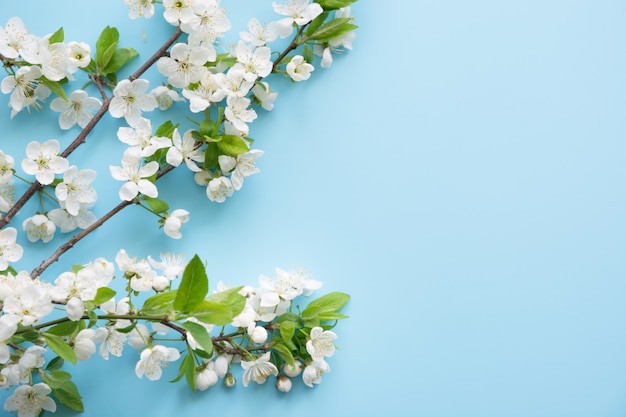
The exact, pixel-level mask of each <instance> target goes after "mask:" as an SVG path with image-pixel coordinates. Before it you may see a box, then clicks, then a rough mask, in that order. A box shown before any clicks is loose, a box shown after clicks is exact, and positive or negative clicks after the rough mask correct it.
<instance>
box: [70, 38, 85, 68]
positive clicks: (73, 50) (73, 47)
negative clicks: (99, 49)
mask: <svg viewBox="0 0 626 417" xmlns="http://www.w3.org/2000/svg"><path fill="white" fill-rule="evenodd" d="M90 54H91V47H90V46H89V44H87V43H85V42H69V43H68V44H67V45H65V59H67V63H68V64H69V65H71V66H73V67H78V68H85V67H87V66H88V65H89V63H90V62H91V56H90Z"/></svg>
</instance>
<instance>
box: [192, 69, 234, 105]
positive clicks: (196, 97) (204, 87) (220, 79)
mask: <svg viewBox="0 0 626 417" xmlns="http://www.w3.org/2000/svg"><path fill="white" fill-rule="evenodd" d="M224 77H225V75H224V74H223V73H221V72H220V73H217V74H213V73H212V72H210V71H205V72H204V75H203V76H202V78H201V79H200V83H199V84H198V85H197V86H196V87H195V88H194V89H193V90H190V89H184V90H183V96H184V97H185V98H187V99H188V100H189V109H190V110H191V111H192V112H193V113H198V112H201V111H204V110H206V108H207V107H209V106H210V105H211V103H218V102H220V101H222V100H223V99H224V97H225V96H226V91H225V90H224V89H223V88H222V86H223V84H224Z"/></svg>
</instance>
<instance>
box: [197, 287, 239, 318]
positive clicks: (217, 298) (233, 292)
mask: <svg viewBox="0 0 626 417" xmlns="http://www.w3.org/2000/svg"><path fill="white" fill-rule="evenodd" d="M241 288H243V287H236V288H229V289H227V290H225V291H220V292H216V293H215V294H212V295H211V296H210V297H208V298H207V299H206V300H207V301H208V302H211V303H217V304H225V305H227V306H228V307H230V309H231V311H232V314H233V317H235V316H236V315H237V314H239V313H241V312H242V311H243V309H244V307H245V306H246V297H244V296H243V295H241V294H239V291H241Z"/></svg>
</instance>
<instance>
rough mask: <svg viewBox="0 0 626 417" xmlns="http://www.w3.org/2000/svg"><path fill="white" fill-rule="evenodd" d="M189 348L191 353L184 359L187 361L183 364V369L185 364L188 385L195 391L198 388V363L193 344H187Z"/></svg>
mask: <svg viewBox="0 0 626 417" xmlns="http://www.w3.org/2000/svg"><path fill="white" fill-rule="evenodd" d="M187 350H188V352H189V353H188V354H187V357H186V358H185V361H183V362H186V363H184V364H181V369H182V368H183V365H184V372H185V380H187V385H189V386H190V387H191V389H192V390H194V391H195V390H196V363H195V360H194V356H193V351H192V350H191V346H189V345H187Z"/></svg>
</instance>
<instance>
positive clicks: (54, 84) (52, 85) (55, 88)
mask: <svg viewBox="0 0 626 417" xmlns="http://www.w3.org/2000/svg"><path fill="white" fill-rule="evenodd" d="M40 80H41V82H42V83H44V85H45V86H46V87H48V88H49V89H50V90H52V92H53V93H54V94H56V95H57V96H59V97H61V98H62V99H63V100H65V101H67V95H66V94H65V90H64V89H63V86H62V85H61V83H60V82H59V81H52V80H49V79H47V78H46V77H43V76H42V77H41V78H40Z"/></svg>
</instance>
